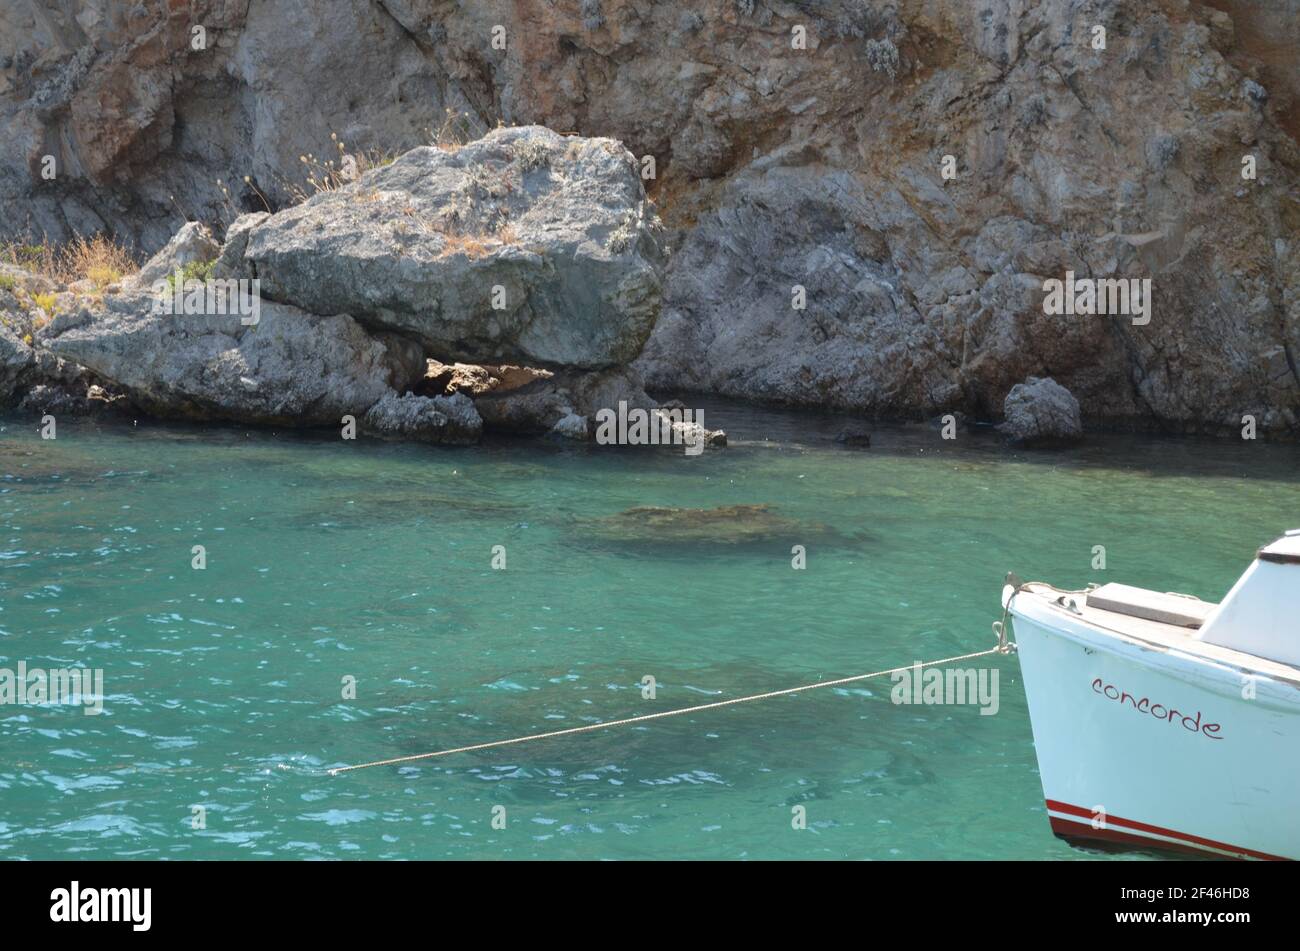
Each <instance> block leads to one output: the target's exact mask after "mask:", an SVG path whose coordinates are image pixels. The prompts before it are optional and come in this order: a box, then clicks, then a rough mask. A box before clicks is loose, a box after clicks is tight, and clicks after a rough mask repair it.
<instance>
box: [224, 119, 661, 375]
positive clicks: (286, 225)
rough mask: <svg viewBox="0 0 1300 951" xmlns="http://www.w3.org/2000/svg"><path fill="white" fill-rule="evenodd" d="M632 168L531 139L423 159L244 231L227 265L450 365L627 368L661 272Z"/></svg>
mask: <svg viewBox="0 0 1300 951" xmlns="http://www.w3.org/2000/svg"><path fill="white" fill-rule="evenodd" d="M638 168H639V167H638V165H637V162H636V160H635V159H634V158H633V156H632V155H631V154H630V153H629V152H628V151H627V150H626V149H625V148H624V147H623V146H622V145H620V144H619V143H617V142H615V141H613V140H611V139H584V138H576V137H575V138H566V137H564V136H561V135H559V134H557V133H555V132H552V131H551V130H549V129H545V128H541V127H537V126H532V127H524V128H510V129H498V130H496V131H494V132H490V133H488V134H487V135H486V136H484V137H483V138H482V139H480V140H478V141H476V142H472V143H470V144H468V145H465V146H462V147H460V148H457V149H440V148H434V147H424V148H417V149H413V150H412V151H410V152H407V153H406V154H404V155H402V156H400V157H399V158H398V159H397V160H395V161H394V162H392V163H391V164H389V165H385V166H383V167H380V168H377V169H373V170H371V171H369V172H366V173H365V174H364V175H362V176H361V178H360V179H359V180H358V181H356V182H353V183H351V184H348V185H345V186H343V187H340V188H337V189H334V190H332V191H326V192H321V193H319V194H317V195H315V196H313V197H312V198H310V199H309V200H307V201H306V202H304V203H303V204H301V205H298V206H295V207H292V208H289V209H286V210H285V211H282V212H279V213H278V214H275V215H271V216H269V217H264V218H262V219H260V220H258V221H255V222H250V223H248V225H247V226H246V227H245V228H244V229H243V231H241V232H240V234H239V236H238V240H240V241H243V242H244V250H243V253H242V256H241V258H240V260H239V261H238V262H232V261H231V260H230V259H231V258H233V257H234V255H233V254H227V253H226V252H223V253H222V262H223V268H224V267H227V266H228V267H229V268H230V270H231V271H232V272H233V273H235V274H237V275H238V276H246V277H252V276H254V275H256V276H257V277H258V278H259V279H260V280H261V282H262V293H263V294H264V295H266V296H267V297H270V298H272V299H275V300H279V301H282V302H285V303H289V304H293V305H295V306H298V307H302V308H304V309H306V310H309V311H311V312H313V313H318V314H335V313H348V314H352V315H354V316H355V317H357V318H358V319H359V320H362V321H363V322H365V323H366V324H367V325H369V326H372V327H378V328H384V329H388V330H394V331H400V332H402V333H404V334H407V335H409V336H410V337H412V338H413V339H415V340H418V341H419V342H420V343H422V344H423V345H424V346H425V347H426V348H427V349H428V350H429V351H431V352H434V353H437V354H439V355H441V356H443V357H450V358H453V359H460V360H468V361H473V362H482V361H491V360H500V359H507V360H522V361H524V362H530V363H540V364H552V365H560V366H573V367H587V368H599V367H604V366H609V365H612V364H619V363H627V362H630V361H631V360H632V359H633V358H634V357H636V355H637V354H638V353H640V352H641V347H642V346H643V344H644V343H645V341H646V339H647V338H648V337H649V335H650V331H651V329H652V328H653V326H654V322H655V319H656V317H657V316H658V313H659V291H660V281H661V277H660V270H661V266H662V259H661V254H660V250H659V245H658V239H657V236H656V235H655V233H654V232H655V229H656V227H657V225H656V224H655V217H654V213H653V211H652V209H651V208H650V206H649V204H648V202H647V201H646V197H645V192H644V190H643V188H642V185H641V178H640V176H639V174H638Z"/></svg>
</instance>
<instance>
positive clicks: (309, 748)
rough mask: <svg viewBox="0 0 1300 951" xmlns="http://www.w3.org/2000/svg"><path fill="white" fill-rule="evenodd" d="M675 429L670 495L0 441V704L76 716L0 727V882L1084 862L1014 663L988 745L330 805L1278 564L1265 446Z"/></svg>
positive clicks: (718, 744)
mask: <svg viewBox="0 0 1300 951" xmlns="http://www.w3.org/2000/svg"><path fill="white" fill-rule="evenodd" d="M704 406H705V410H706V417H705V418H706V419H707V420H708V423H709V425H710V426H713V427H719V426H720V427H722V428H725V429H726V430H728V432H729V434H730V436H731V442H732V445H731V446H730V447H729V448H727V449H725V450H722V451H716V452H709V453H706V454H705V455H704V456H702V457H696V458H690V457H687V456H685V455H684V454H682V453H681V452H679V451H672V450H636V449H613V450H611V449H594V448H588V447H582V446H574V445H556V444H551V443H547V442H544V441H539V442H524V441H517V442H510V441H504V440H502V441H491V442H488V443H486V444H484V445H481V446H479V447H476V448H472V449H440V448H432V447H424V446H413V445H397V444H387V443H382V442H375V441H356V442H344V441H342V440H339V439H336V438H332V437H331V436H330V434H307V435H304V434H300V433H281V432H271V431H266V430H252V431H246V430H244V429H242V428H237V427H188V426H176V425H164V424H160V423H156V422H146V421H143V420H141V421H139V422H138V424H136V425H134V426H133V425H131V423H130V422H127V423H125V424H116V423H115V424H107V423H94V422H75V421H60V422H59V424H58V425H59V428H58V438H57V439H55V440H52V441H48V440H42V439H40V438H39V434H38V432H37V429H38V427H37V424H36V423H35V422H34V421H31V420H26V419H19V418H16V417H8V418H6V419H4V420H2V421H0V426H2V427H3V429H2V431H0V668H10V669H15V668H16V667H17V665H18V663H19V662H20V661H21V662H25V663H26V664H27V666H28V667H29V668H34V667H41V668H57V667H72V666H81V667H86V668H100V669H102V670H103V672H104V693H105V698H104V712H103V714H102V715H100V716H86V715H85V714H84V713H83V712H82V711H81V710H80V709H79V708H76V707H72V706H49V705H46V706H32V705H16V704H11V705H5V706H0V858H27V859H48V858H101V859H124V858H174V859H233V858H256V857H265V858H293V859H299V858H402V859H436V858H479V859H488V858H512V859H572V858H586V859H597V858H598V859H636V858H662V859H686V858H718V859H735V858H749V859H772V858H792V859H820V858H850V859H928V858H950V859H969V858H984V857H992V858H1030V859H1034V858H1059V859H1067V860H1069V859H1085V860H1086V859H1095V858H1111V857H1109V856H1104V855H1101V854H1099V853H1092V852H1084V851H1079V850H1076V849H1073V848H1071V847H1069V846H1067V845H1065V844H1064V843H1061V842H1059V841H1058V840H1056V839H1055V838H1053V837H1052V835H1051V834H1050V832H1049V830H1048V823H1047V818H1046V815H1045V813H1044V809H1043V801H1042V792H1041V789H1040V787H1039V783H1038V776H1037V772H1036V766H1035V759H1034V749H1033V744H1032V739H1031V734H1030V726H1029V721H1028V718H1027V714H1026V708H1025V700H1024V694H1023V690H1022V687H1021V681H1020V675H1019V669H1018V666H1017V662H1016V660H1015V658H1014V657H1011V658H1003V657H992V658H984V659H981V660H980V661H977V662H975V665H980V666H986V667H989V668H996V669H997V670H998V673H999V686H1000V698H999V707H998V712H997V713H996V715H992V716H982V715H980V710H979V707H978V706H975V705H969V706H904V705H896V704H893V703H891V702H890V696H889V694H890V686H891V685H890V683H889V681H888V680H887V679H886V680H878V681H872V682H868V683H859V684H854V685H851V686H848V687H845V688H842V689H828V690H819V691H815V692H812V693H809V694H802V695H799V696H793V697H781V698H776V699H772V700H767V701H764V702H761V703H755V704H746V705H742V706H738V707H732V708H727V709H723V710H714V711H707V712H704V713H699V714H693V715H690V716H686V717H679V718H672V719H667V720H663V721H658V722H653V723H650V724H645V725H637V726H634V727H631V728H623V729H616V730H611V731H602V732H595V733H590V734H585V735H580V736H576V737H565V738H560V739H556V740H550V741H544V742H540V743H534V744H527V745H521V746H514V747H507V748H504V749H497V750H488V751H483V752H478V753H468V754H462V755H457V756H453V757H449V758H445V759H438V760H431V761H424V762H417V763H413V764H408V765H405V766H393V767H381V768H376V769H370V770H363V771H359V772H354V773H348V774H344V775H339V776H330V775H328V774H327V772H326V770H327V769H328V768H329V767H334V766H342V765H346V764H350V763H358V762H363V761H368V760H376V759H382V758H388V757H394V756H402V755H407V754H413V753H420V752H426V751H433V750H437V749H442V748H446V747H453V746H461V745H467V744H472V743H478V742H485V741H489V740H494V739H501V738H505V737H510V736H516V735H520V734H525V733H533V732H538V731H545V730H554V729H562V728H564V727H569V726H577V725H581V724H584V723H588V722H594V721H596V720H603V719H613V718H621V717H627V716H635V715H638V714H642V713H649V712H655V711H658V710H667V709H672V708H674V707H683V706H690V705H693V704H699V703H704V702H708V701H710V700H716V699H725V698H727V697H733V696H739V695H742V694H748V693H758V692H761V691H766V690H771V689H778V688H782V687H789V686H795V685H798V684H802V683H807V682H811V681H815V680H820V679H827V678H833V677H840V676H846V675H850V674H854V673H860V672H864V671H869V670H877V669H881V668H888V667H894V666H898V665H902V664H908V663H910V662H912V661H915V660H922V659H930V658H937V657H944V656H949V655H954V654H959V653H963V652H967V651H975V650H980V649H983V648H985V647H988V646H990V645H991V644H992V634H991V632H990V624H991V623H992V622H993V621H994V620H996V619H998V617H999V615H1000V607H999V603H998V597H999V591H1000V587H1001V583H1002V578H1003V575H1004V574H1005V572H1006V571H1008V570H1015V571H1016V572H1017V573H1019V574H1020V575H1021V576H1023V577H1025V578H1034V579H1042V580H1050V581H1053V582H1055V583H1058V584H1064V585H1071V586H1082V585H1084V584H1086V583H1088V582H1090V581H1098V582H1101V581H1107V580H1115V581H1124V582H1128V583H1133V584H1138V585H1143V586H1149V587H1153V588H1158V589H1160V590H1175V591H1185V592H1190V593H1193V594H1197V595H1200V596H1202V597H1205V598H1212V599H1218V598H1220V597H1221V596H1222V595H1223V593H1224V592H1225V591H1226V590H1227V588H1228V587H1229V586H1230V584H1231V583H1232V582H1233V581H1234V580H1235V578H1236V577H1237V575H1238V574H1239V573H1240V572H1241V570H1242V569H1244V567H1245V566H1246V564H1247V563H1248V561H1249V559H1250V558H1251V556H1252V554H1253V552H1254V549H1255V547H1256V546H1258V545H1260V544H1261V543H1264V542H1266V541H1268V540H1270V539H1272V538H1273V537H1275V536H1276V535H1278V534H1280V533H1281V532H1282V531H1283V530H1284V529H1287V528H1295V527H1300V448H1297V447H1295V446H1279V445H1267V444H1264V443H1253V442H1235V441H1227V442H1219V441H1214V442H1211V441H1201V440H1192V439H1163V438H1153V437H1146V436H1143V437H1138V436H1118V435H1117V436H1095V437H1093V438H1091V439H1090V440H1089V442H1088V444H1087V445H1086V446H1083V447H1081V448H1078V449H1072V450H1061V451H1043V452H1035V453H1026V452H1017V451H1013V450H1010V449H1007V448H1005V447H1004V446H1003V445H1002V444H1001V443H1000V441H999V440H998V439H997V438H995V437H993V436H982V435H977V434H968V433H963V434H962V435H961V436H960V438H959V439H958V440H957V441H956V442H944V441H943V440H941V439H940V436H939V432H938V430H937V429H931V428H929V427H925V426H917V427H899V428H890V427H880V428H878V429H877V431H876V433H875V437H874V445H873V446H872V447H871V448H870V449H866V450H846V449H843V448H840V447H839V446H837V445H835V444H834V442H833V441H832V437H833V436H834V434H835V432H836V431H837V430H838V429H839V428H840V426H842V425H843V422H844V421H843V420H842V419H835V418H831V417H821V416H808V415H801V414H796V413H782V412H770V411H763V410H757V409H753V408H748V407H742V406H735V405H731V404H725V403H719V404H714V403H712V402H706V403H705V404H704ZM737 505H746V506H748V505H765V506H767V507H768V508H767V509H766V510H763V511H750V512H747V513H741V514H740V515H738V516H737V517H736V521H735V523H734V524H733V523H732V522H727V521H726V520H723V521H722V522H720V523H715V522H713V521H710V520H708V519H706V518H704V517H700V516H690V515H687V516H685V517H682V518H678V519H673V518H669V517H664V516H661V517H659V518H657V519H653V520H647V519H646V518H644V517H641V516H638V515H636V514H633V515H630V516H622V517H613V518H611V516H618V513H620V512H624V511H625V510H627V509H630V508H635V507H639V506H665V507H677V508H686V509H709V508H714V507H719V506H737ZM652 522H653V523H652ZM195 545H202V546H204V548H205V550H206V568H205V569H203V570H196V569H194V568H192V567H191V562H192V559H193V557H194V556H193V554H192V549H193V546H195ZM498 545H500V546H504V552H505V558H506V568H505V569H504V570H494V569H493V567H492V559H493V548H494V546H498ZM796 545H802V546H804V549H805V551H806V559H807V560H806V568H804V569H803V570H796V569H794V568H793V567H792V564H791V561H792V557H793V556H792V554H791V549H792V547H793V546H796ZM1097 545H1101V546H1104V547H1105V556H1106V569H1105V570H1104V571H1103V570H1094V569H1093V567H1092V562H1093V559H1094V552H1093V549H1094V546H1097ZM646 676H652V677H654V678H655V681H656V684H657V688H656V696H655V698H654V699H644V698H643V696H642V690H641V683H642V678H644V677H646ZM345 678H355V689H356V699H355V700H345V699H344V698H343V691H344V684H345ZM799 805H802V806H804V808H805V812H806V821H807V827H806V828H804V829H795V828H793V827H792V816H793V814H794V812H795V810H794V807H795V806H799ZM497 806H501V807H504V812H503V811H502V810H500V809H494V807H497ZM196 807H201V808H202V810H203V812H202V813H201V814H200V813H197V812H196ZM199 815H202V817H203V818H204V820H205V821H204V822H203V823H201V825H203V826H204V827H203V828H194V826H195V824H196V822H195V820H196V816H199ZM494 815H497V816H502V815H504V819H505V823H504V825H505V827H504V828H495V827H494V823H493V818H494ZM500 824H501V823H500V822H499V821H498V823H497V825H500ZM1129 857H1130V858H1131V856H1129Z"/></svg>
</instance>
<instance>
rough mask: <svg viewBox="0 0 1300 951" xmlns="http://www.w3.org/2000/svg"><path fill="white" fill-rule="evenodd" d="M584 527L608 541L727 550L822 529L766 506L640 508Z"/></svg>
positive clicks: (590, 521)
mask: <svg viewBox="0 0 1300 951" xmlns="http://www.w3.org/2000/svg"><path fill="white" fill-rule="evenodd" d="M583 529H584V531H585V532H586V533H587V534H588V535H589V536H591V537H594V538H597V539H600V540H602V541H607V542H624V543H637V544H645V543H657V544H708V545H722V546H730V545H749V544H754V543H760V542H769V541H772V540H773V539H778V538H801V537H806V536H807V535H808V534H809V532H811V531H817V530H820V527H816V528H813V527H810V526H807V525H804V524H802V523H800V522H798V521H796V520H795V519H792V518H787V517H786V516H784V515H780V514H778V513H776V512H774V511H772V509H771V508H769V507H768V506H766V505H723V506H719V507H717V508H711V509H686V508H668V507H665V506H658V505H643V506H638V507H636V508H630V509H626V510H624V511H622V512H619V513H618V514H616V515H609V516H606V517H604V518H598V519H591V520H587V521H584V522H583ZM801 533H802V534H801Z"/></svg>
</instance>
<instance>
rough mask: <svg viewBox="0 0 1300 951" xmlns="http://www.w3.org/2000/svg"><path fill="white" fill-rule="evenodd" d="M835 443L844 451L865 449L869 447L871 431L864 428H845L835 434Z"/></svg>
mask: <svg viewBox="0 0 1300 951" xmlns="http://www.w3.org/2000/svg"><path fill="white" fill-rule="evenodd" d="M835 441H836V442H837V443H839V444H840V445H841V446H844V447H845V448H846V449H866V448H867V447H868V446H870V445H871V430H869V429H867V428H866V427H864V426H845V427H844V428H843V429H841V430H840V431H839V432H838V433H836V435H835Z"/></svg>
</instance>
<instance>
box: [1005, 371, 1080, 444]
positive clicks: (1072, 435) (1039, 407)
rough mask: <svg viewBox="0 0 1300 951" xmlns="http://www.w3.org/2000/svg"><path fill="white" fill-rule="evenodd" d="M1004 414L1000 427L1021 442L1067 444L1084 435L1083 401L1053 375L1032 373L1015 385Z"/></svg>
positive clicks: (1016, 441)
mask: <svg viewBox="0 0 1300 951" xmlns="http://www.w3.org/2000/svg"><path fill="white" fill-rule="evenodd" d="M1003 413H1004V414H1005V416H1006V421H1005V422H1003V423H1002V425H1001V426H1000V427H999V429H1001V430H1002V432H1003V433H1004V434H1005V435H1006V436H1007V437H1008V438H1010V439H1011V441H1012V442H1015V443H1019V444H1021V445H1025V446H1045V445H1063V444H1067V443H1072V442H1077V441H1078V440H1079V439H1081V438H1082V437H1083V420H1082V418H1081V416H1080V413H1079V401H1078V400H1076V399H1075V398H1074V395H1073V394H1072V393H1071V392H1070V391H1069V390H1067V389H1066V388H1065V387H1063V386H1061V384H1059V383H1057V382H1056V381H1055V380H1053V379H1052V378H1051V377H1037V376H1031V377H1030V378H1029V379H1027V380H1026V381H1025V382H1024V383H1017V384H1016V385H1015V386H1013V387H1012V388H1011V392H1009V393H1008V394H1007V399H1006V403H1005V404H1004V405H1003Z"/></svg>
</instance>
